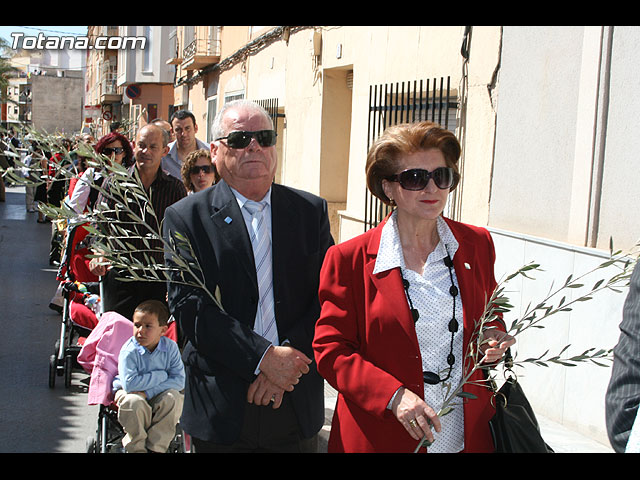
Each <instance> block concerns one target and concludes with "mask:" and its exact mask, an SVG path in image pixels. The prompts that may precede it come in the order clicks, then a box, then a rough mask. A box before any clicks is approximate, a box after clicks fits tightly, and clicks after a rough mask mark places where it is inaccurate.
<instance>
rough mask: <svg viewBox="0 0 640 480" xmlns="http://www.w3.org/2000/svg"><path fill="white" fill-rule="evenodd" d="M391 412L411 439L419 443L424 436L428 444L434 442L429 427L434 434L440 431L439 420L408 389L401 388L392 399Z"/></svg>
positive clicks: (434, 413) (432, 411) (420, 399)
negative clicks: (433, 429)
mask: <svg viewBox="0 0 640 480" xmlns="http://www.w3.org/2000/svg"><path fill="white" fill-rule="evenodd" d="M391 411H392V412H393V414H394V415H395V416H396V418H397V419H398V421H399V422H400V423H401V424H402V426H403V427H404V428H405V430H406V431H407V432H409V435H411V437H412V438H414V439H415V440H417V441H419V440H422V438H423V437H425V436H426V439H427V440H428V441H429V442H433V441H434V436H433V432H432V431H431V428H430V425H433V427H434V428H435V430H436V432H439V431H440V430H441V426H440V418H438V415H437V414H436V412H435V411H434V410H433V409H432V408H431V407H430V406H429V405H427V404H426V403H425V402H424V400H422V398H420V397H419V396H418V395H416V394H415V393H413V392H412V391H411V390H409V389H408V388H404V387H401V388H400V389H399V390H398V393H397V394H396V397H395V398H394V399H393V403H392V404H391Z"/></svg>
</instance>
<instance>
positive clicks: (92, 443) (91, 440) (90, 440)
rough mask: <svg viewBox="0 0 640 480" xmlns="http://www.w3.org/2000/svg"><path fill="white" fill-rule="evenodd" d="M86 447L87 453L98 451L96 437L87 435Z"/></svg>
mask: <svg viewBox="0 0 640 480" xmlns="http://www.w3.org/2000/svg"><path fill="white" fill-rule="evenodd" d="M86 445H87V448H86V452H87V453H98V451H97V450H96V439H95V437H87V443H86Z"/></svg>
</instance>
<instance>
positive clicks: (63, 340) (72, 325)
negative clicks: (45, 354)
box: [49, 224, 100, 388]
mask: <svg viewBox="0 0 640 480" xmlns="http://www.w3.org/2000/svg"><path fill="white" fill-rule="evenodd" d="M86 234H87V231H86V230H85V229H84V224H82V225H77V226H75V227H73V228H69V229H68V232H67V238H66V240H65V249H64V252H63V255H62V259H61V260H62V261H61V262H60V267H59V269H58V275H57V280H58V281H60V282H61V283H60V285H61V290H62V297H63V307H62V321H61V324H60V335H59V338H58V340H57V341H56V344H55V349H54V353H53V354H52V355H51V356H50V357H49V387H50V388H54V387H55V382H56V377H58V376H64V385H65V387H69V386H70V385H71V374H72V371H73V369H74V368H77V362H76V357H77V356H78V352H79V351H80V348H81V347H82V342H83V341H84V339H85V338H86V337H87V336H88V335H89V334H90V333H91V330H92V328H93V327H94V325H95V323H97V312H94V313H91V310H89V308H88V307H85V306H84V303H85V301H86V303H91V302H94V305H95V310H96V311H98V310H99V298H100V296H99V293H100V284H99V282H96V281H94V280H95V279H96V278H97V277H88V276H86V275H84V277H83V278H81V277H80V276H79V275H78V274H77V273H76V272H75V271H74V268H73V260H74V259H75V258H76V257H77V255H78V254H79V253H80V254H84V253H85V252H88V249H87V248H86V246H84V245H83V240H84V237H85V236H86ZM80 282H83V283H80ZM72 302H77V304H82V308H84V309H85V310H86V311H88V312H89V314H90V315H93V316H94V320H95V321H92V322H86V321H85V322H83V323H82V324H81V323H78V322H77V321H74V315H73V314H72V309H73V308H72V307H73V306H72ZM97 303H98V304H97Z"/></svg>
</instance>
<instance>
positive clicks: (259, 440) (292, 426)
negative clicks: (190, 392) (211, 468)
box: [192, 394, 318, 453]
mask: <svg viewBox="0 0 640 480" xmlns="http://www.w3.org/2000/svg"><path fill="white" fill-rule="evenodd" d="M192 441H193V446H194V447H195V453H234V452H235V453H316V452H317V451H318V436H317V435H315V436H314V437H312V438H310V439H302V438H301V435H300V429H299V427H298V419H297V418H296V414H295V412H294V411H293V406H292V405H291V401H290V399H289V396H288V395H286V394H285V396H284V400H283V402H282V405H280V408H277V409H275V410H274V409H273V408H271V406H270V405H268V406H258V405H253V404H247V406H246V408H245V414H244V423H243V426H242V431H241V433H240V437H239V438H238V440H236V442H235V443H233V444H231V445H222V444H217V443H212V442H208V441H205V440H201V439H198V438H192Z"/></svg>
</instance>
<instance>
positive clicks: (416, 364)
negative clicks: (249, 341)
mask: <svg viewBox="0 0 640 480" xmlns="http://www.w3.org/2000/svg"><path fill="white" fill-rule="evenodd" d="M459 155H460V145H459V143H458V141H457V139H456V137H455V136H454V135H453V134H452V133H451V132H449V131H447V130H445V129H442V128H440V127H439V126H437V125H435V124H433V123H429V122H423V123H417V124H410V125H409V124H404V125H398V126H394V127H390V128H389V129H387V130H386V131H385V132H384V134H383V135H382V136H381V137H380V138H379V139H378V140H377V141H376V143H375V144H374V145H373V147H372V148H371V150H370V151H369V154H368V158H367V166H366V173H367V185H368V187H369V189H370V190H371V192H372V193H373V194H374V195H375V196H377V197H378V198H379V199H380V200H381V201H383V202H385V203H386V204H388V205H393V206H395V207H396V208H395V209H394V211H393V212H392V213H391V214H390V215H389V216H388V217H387V218H386V219H385V221H384V222H382V223H381V224H380V225H379V226H377V227H376V228H374V229H372V230H369V231H368V232H366V233H364V234H363V235H360V236H358V237H356V238H354V239H351V240H349V241H346V242H343V243H341V244H338V245H336V246H334V247H332V248H331V249H329V251H328V252H327V255H326V258H325V262H324V266H323V268H322V271H321V274H320V290H319V296H320V302H321V306H322V312H321V315H320V318H319V320H318V322H317V325H316V333H315V339H314V342H313V348H314V350H315V358H316V361H317V365H318V371H319V372H320V374H321V375H322V376H323V377H324V378H325V379H326V380H327V381H328V382H329V384H331V385H332V386H333V387H334V388H335V389H336V390H337V391H338V400H337V404H336V409H335V413H334V417H333V421H332V425H331V435H330V438H329V451H331V452H408V453H410V452H413V451H414V450H415V449H416V446H417V445H418V443H419V441H420V440H421V439H422V438H423V436H425V435H426V438H427V440H429V441H433V444H432V445H431V446H430V447H429V448H428V450H429V452H462V451H464V452H491V451H493V450H494V448H493V442H492V439H491V434H490V431H489V425H488V422H489V419H490V418H491V416H492V415H493V413H494V411H493V407H492V406H491V402H490V397H491V391H490V390H489V389H488V388H487V386H486V383H485V382H482V381H481V380H483V379H484V373H483V372H482V370H477V371H476V372H475V374H474V376H473V377H472V378H471V380H470V382H469V383H468V384H467V385H466V386H465V388H464V391H466V392H469V393H471V394H474V395H475V396H476V397H477V398H476V399H473V400H466V401H465V402H464V404H462V400H461V399H460V400H459V401H458V402H457V405H454V408H453V411H452V412H450V413H448V414H447V415H446V416H442V417H439V416H438V415H437V412H438V410H439V409H440V408H441V407H442V403H443V401H444V399H445V398H446V397H447V393H448V392H449V391H452V390H453V389H455V388H456V387H457V386H458V385H459V383H460V381H461V379H462V375H463V369H464V370H465V372H466V371H467V370H468V368H469V362H468V361H465V355H466V353H467V347H468V345H469V344H470V342H471V340H472V335H473V333H474V329H475V326H476V322H477V321H478V319H479V318H480V316H481V315H482V313H483V311H484V309H485V305H486V299H487V298H488V297H489V296H490V295H491V294H492V292H493V290H494V288H495V286H496V282H495V279H494V273H493V266H494V260H495V252H494V247H493V242H492V240H491V236H490V234H489V232H488V231H487V230H486V229H484V228H478V227H473V226H470V225H465V224H462V223H459V222H454V221H452V220H449V219H446V218H444V217H442V212H443V210H444V207H445V203H446V201H447V195H448V194H449V192H450V191H451V190H452V189H453V188H455V186H456V185H457V182H458V180H459V173H458V169H457V162H458V158H459ZM484 338H486V339H487V340H488V341H487V342H486V344H484V345H483V347H482V348H483V351H482V352H481V353H482V354H483V355H486V357H485V358H484V360H483V362H484V363H487V364H488V363H493V362H496V361H498V360H499V359H500V358H501V357H502V355H503V354H504V352H505V351H506V349H507V348H508V347H509V346H511V345H513V343H514V342H515V340H514V339H513V337H510V336H508V335H505V334H504V333H503V332H502V331H499V330H497V329H493V330H487V331H485V333H484ZM429 424H432V425H433V430H432V428H430V427H429ZM434 430H435V432H434ZM421 451H424V449H422V450H421Z"/></svg>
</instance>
